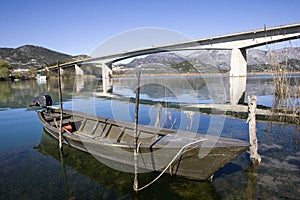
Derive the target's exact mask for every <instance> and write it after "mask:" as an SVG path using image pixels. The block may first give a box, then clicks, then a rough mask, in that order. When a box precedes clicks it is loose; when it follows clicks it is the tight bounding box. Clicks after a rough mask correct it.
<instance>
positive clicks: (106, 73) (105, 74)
mask: <svg viewBox="0 0 300 200" xmlns="http://www.w3.org/2000/svg"><path fill="white" fill-rule="evenodd" d="M102 87H103V92H104V93H112V64H110V65H107V64H106V63H102Z"/></svg>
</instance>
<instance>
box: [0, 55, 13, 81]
mask: <svg viewBox="0 0 300 200" xmlns="http://www.w3.org/2000/svg"><path fill="white" fill-rule="evenodd" d="M11 69H12V67H11V65H10V63H9V62H6V61H4V60H1V59H0V79H2V80H3V79H7V78H8V77H9V75H10V70H11Z"/></svg>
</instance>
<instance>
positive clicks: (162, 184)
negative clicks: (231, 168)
mask: <svg viewBox="0 0 300 200" xmlns="http://www.w3.org/2000/svg"><path fill="white" fill-rule="evenodd" d="M35 149H37V150H38V151H39V152H40V153H42V154H44V155H47V156H51V157H52V158H54V159H55V160H57V161H58V162H62V163H63V164H64V165H62V167H64V166H65V165H66V166H68V168H71V169H72V170H74V171H76V172H78V173H80V174H82V175H84V176H86V177H88V179H89V180H93V181H94V182H97V183H98V184H99V187H100V188H101V189H102V190H103V189H104V190H105V191H109V192H112V191H113V192H117V193H118V194H120V196H122V197H123V198H120V199H135V198H136V192H135V191H133V190H132V180H133V178H134V174H131V173H126V172H120V171H119V170H114V169H112V168H110V167H108V166H106V165H104V164H102V163H101V162H99V161H98V160H97V159H95V158H94V157H93V156H92V155H91V154H89V153H86V152H83V151H80V150H78V149H75V148H73V147H70V146H65V147H64V149H63V154H61V155H60V154H58V150H57V141H56V140H55V139H54V138H53V137H52V136H51V135H50V134H49V133H48V132H46V131H43V132H42V134H41V139H40V143H39V145H38V146H37V147H35ZM60 156H62V158H61V157H60ZM58 172H59V173H61V170H58ZM72 174H73V173H72ZM156 176H157V173H156V172H151V173H144V174H139V183H140V184H141V185H144V184H145V183H147V182H149V181H151V180H152V179H153V178H155V177H156ZM64 177H65V178H67V179H68V180H65V183H73V178H72V177H74V175H72V177H70V176H64ZM75 177H76V176H75ZM84 181H85V180H83V181H82V182H80V184H90V182H89V181H88V182H84ZM72 185H73V184H70V186H71V187H74V186H72ZM191 188H193V189H192V190H191ZM66 191H67V189H66ZM187 191H188V192H187ZM97 194H98V195H100V196H95V198H98V199H107V192H104V193H103V192H102V193H101V192H99V193H97ZM73 195H74V194H73ZM101 195H104V196H103V197H102V196H101ZM199 195H200V196H201V197H202V198H205V199H221V197H220V196H219V195H218V193H217V192H216V190H215V188H214V186H213V184H212V183H211V182H209V181H192V180H188V179H182V178H176V179H173V178H172V177H170V176H168V175H165V176H162V177H161V179H160V181H158V182H156V184H153V185H152V187H151V190H143V191H140V192H139V194H138V197H139V199H143V200H144V199H151V200H152V199H157V198H158V197H160V199H199ZM70 196H71V195H69V196H68V197H70ZM124 197H125V198H124ZM77 198H79V199H80V197H77Z"/></svg>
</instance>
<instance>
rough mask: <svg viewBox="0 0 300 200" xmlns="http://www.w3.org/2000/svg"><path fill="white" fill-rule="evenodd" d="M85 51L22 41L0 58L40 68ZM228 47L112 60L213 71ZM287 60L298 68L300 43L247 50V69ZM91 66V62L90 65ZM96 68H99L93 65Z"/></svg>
mask: <svg viewBox="0 0 300 200" xmlns="http://www.w3.org/2000/svg"><path fill="white" fill-rule="evenodd" d="M87 57H88V56H86V55H79V56H72V55H68V54H64V53H60V52H56V51H53V50H50V49H46V48H44V47H40V46H33V45H24V46H21V47H18V48H0V59H3V60H6V61H8V62H10V63H11V65H12V66H13V68H35V69H36V68H41V67H44V66H51V65H55V64H56V63H57V61H59V62H61V63H63V62H67V61H72V60H77V59H82V58H87ZM230 57H231V51H230V50H199V51H194V52H191V53H189V54H187V53H185V54H182V53H177V52H176V53H174V52H166V53H156V54H150V55H147V56H144V57H138V58H135V59H133V60H132V61H131V62H129V63H126V64H124V63H122V62H121V63H119V64H116V66H117V68H115V69H114V70H115V71H116V73H118V72H117V71H118V70H117V69H119V70H123V72H124V71H127V72H128V71H130V70H131V69H134V68H136V67H139V68H141V67H142V68H143V71H144V72H146V73H154V74H159V73H195V72H198V73H199V72H200V73H214V72H227V71H229V70H230V59H231V58H230ZM287 58H288V59H289V60H287V62H288V63H289V65H290V66H291V67H292V68H293V70H294V71H300V47H296V48H283V49H277V50H272V51H271V50H270V51H263V50H259V49H249V50H247V63H248V72H267V71H270V68H271V66H270V63H274V62H275V63H280V62H286V59H287ZM90 68H91V66H90ZM93 70H94V68H91V69H88V67H87V69H86V70H85V73H86V74H93ZM97 70H99V69H97Z"/></svg>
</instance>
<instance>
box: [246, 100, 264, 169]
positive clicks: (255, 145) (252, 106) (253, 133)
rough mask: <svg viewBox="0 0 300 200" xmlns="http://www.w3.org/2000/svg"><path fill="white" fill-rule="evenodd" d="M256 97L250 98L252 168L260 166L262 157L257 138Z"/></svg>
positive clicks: (249, 118)
mask: <svg viewBox="0 0 300 200" xmlns="http://www.w3.org/2000/svg"><path fill="white" fill-rule="evenodd" d="M256 106H257V103H256V96H251V97H250V96H248V119H247V123H249V140H250V160H251V164H252V166H256V165H259V164H260V162H261V157H260V155H259V154H258V152H257V151H258V142H257V137H256V118H255V113H256Z"/></svg>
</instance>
